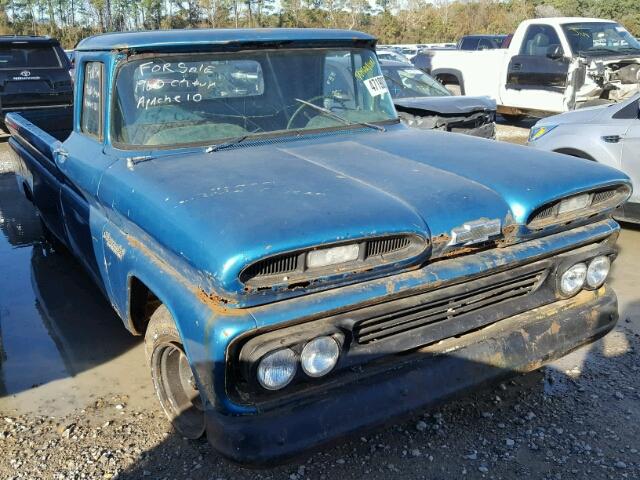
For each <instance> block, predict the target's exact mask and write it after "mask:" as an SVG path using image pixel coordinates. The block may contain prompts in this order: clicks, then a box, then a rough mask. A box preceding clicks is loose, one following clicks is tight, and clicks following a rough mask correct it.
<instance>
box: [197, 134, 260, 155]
mask: <svg viewBox="0 0 640 480" xmlns="http://www.w3.org/2000/svg"><path fill="white" fill-rule="evenodd" d="M247 138H249V135H242V136H241V137H236V138H233V139H231V140H229V141H228V142H222V143H216V144H215V145H209V146H208V147H207V148H205V149H204V153H213V152H217V151H219V150H224V149H225V148H229V147H232V146H234V145H238V144H239V143H242V142H244V141H245V140H246V139H247Z"/></svg>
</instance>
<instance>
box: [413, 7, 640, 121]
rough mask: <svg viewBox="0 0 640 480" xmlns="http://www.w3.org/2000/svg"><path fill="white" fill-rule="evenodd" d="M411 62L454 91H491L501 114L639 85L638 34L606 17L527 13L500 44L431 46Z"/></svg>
mask: <svg viewBox="0 0 640 480" xmlns="http://www.w3.org/2000/svg"><path fill="white" fill-rule="evenodd" d="M413 63H414V64H415V65H416V67H418V68H421V69H423V70H425V71H426V72H428V73H430V74H431V75H432V76H434V77H436V78H437V79H438V80H440V81H441V82H442V83H443V84H444V85H445V86H447V87H448V88H449V89H450V90H451V91H452V92H454V93H457V92H459V93H460V94H463V95H487V96H490V97H493V98H494V99H495V100H496V103H497V105H498V111H499V112H500V113H502V114H504V115H505V116H519V115H523V114H531V115H535V116H540V115H545V114H549V113H558V112H564V111H567V110H573V109H576V108H580V107H583V106H589V105H596V104H600V103H605V102H618V101H622V100H625V99H627V98H629V97H631V96H632V95H633V94H634V93H635V92H637V91H638V90H639V89H640V42H638V41H637V40H636V39H635V38H633V36H632V35H631V34H630V33H629V32H628V31H627V30H625V28H624V27H623V26H621V25H620V24H619V23H616V22H614V21H612V20H601V19H594V18H567V17H562V18H538V19H534V20H526V21H524V22H522V23H521V24H520V25H519V26H518V29H517V30H516V32H515V34H514V35H513V38H512V39H511V42H510V44H509V47H508V48H506V49H495V50H479V51H464V50H430V51H424V52H422V53H420V54H419V55H417V56H416V57H415V58H414V59H413Z"/></svg>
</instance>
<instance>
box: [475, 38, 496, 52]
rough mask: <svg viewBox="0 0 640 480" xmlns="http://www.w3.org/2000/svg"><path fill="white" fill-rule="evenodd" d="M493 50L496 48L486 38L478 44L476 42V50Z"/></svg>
mask: <svg viewBox="0 0 640 480" xmlns="http://www.w3.org/2000/svg"><path fill="white" fill-rule="evenodd" d="M494 48H496V47H495V46H494V44H493V43H491V40H489V39H488V38H481V39H480V42H478V50H492V49H494Z"/></svg>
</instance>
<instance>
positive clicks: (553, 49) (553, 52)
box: [547, 45, 564, 60]
mask: <svg viewBox="0 0 640 480" xmlns="http://www.w3.org/2000/svg"><path fill="white" fill-rule="evenodd" d="M562 57H564V51H563V50H562V46H561V45H549V48H547V58H550V59H551V60H559V59H560V58H562Z"/></svg>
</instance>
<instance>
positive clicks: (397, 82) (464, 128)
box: [380, 60, 496, 138]
mask: <svg viewBox="0 0 640 480" xmlns="http://www.w3.org/2000/svg"><path fill="white" fill-rule="evenodd" d="M380 66H381V67H382V74H383V75H384V78H385V80H386V82H387V87H388V88H389V92H390V93H391V98H392V99H393V103H394V105H395V107H396V110H397V111H398V116H399V117H400V119H401V120H402V121H403V122H404V123H405V124H407V125H408V126H410V127H415V128H423V129H427V130H432V129H435V130H444V131H447V132H456V133H466V134H468V135H473V136H477V137H484V138H495V134H496V127H495V117H496V102H495V101H494V100H492V99H490V98H489V97H456V96H453V95H452V94H451V93H450V92H449V91H448V90H447V89H446V88H444V87H443V86H442V85H441V84H440V82H438V81H437V80H435V79H434V78H432V77H430V76H429V75H427V74H426V73H424V72H423V71H422V70H418V69H417V68H416V67H414V66H413V65H406V64H404V63H400V62H390V61H385V60H381V61H380Z"/></svg>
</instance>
